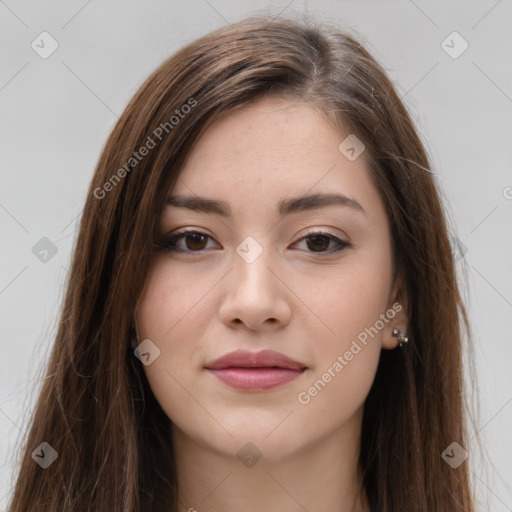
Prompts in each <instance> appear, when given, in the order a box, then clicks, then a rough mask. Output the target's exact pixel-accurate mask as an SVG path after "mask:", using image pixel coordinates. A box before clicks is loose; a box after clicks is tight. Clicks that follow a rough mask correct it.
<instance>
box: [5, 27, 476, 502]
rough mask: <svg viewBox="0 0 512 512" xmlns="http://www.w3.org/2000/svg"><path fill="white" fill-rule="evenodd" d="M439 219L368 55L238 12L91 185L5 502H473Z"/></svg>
mask: <svg viewBox="0 0 512 512" xmlns="http://www.w3.org/2000/svg"><path fill="white" fill-rule="evenodd" d="M468 327H469V326H468V321H467V317H466V313H465V310H464V306H463V304H462V301H461V298H460V296H459V291H458V286H457V281H456V275H455V270H454V263H453V259H452V254H451V250H450V244H449V239H448V235H447V227H446V220H445V214H444V212H443V209H442V205H441V201H440V198H439V193H438V191H437V188H436V184H435V182H434V179H433V176H432V174H431V173H430V171H429V161H428V158H427V156H426V153H425V150H424V148H423V146H422V143H421V141H420V139H419V137H418V135H417V133H416V131H415V128H414V126H413V124H412V122H411V119H410V117H409V114H408V113H407V111H406V109H405V107H404V106H403V104H402V103H401V101H400V100H399V98H398V96H397V94H396V92H395V90H394V88H393V86H392V84H391V82H390V80H389V79H388V78H387V77H386V75H385V73H384V71H383V69H382V68H381V67H380V66H379V65H378V64H377V63H376V61H375V60H374V59H373V58H372V57H371V56H370V55H369V54H368V52H367V51H366V50H365V49H364V48H363V47H362V46H361V45H360V44H359V43H358V42H357V41H356V40H355V39H353V38H352V37H351V36H349V35H347V34H345V33H343V32H341V31H340V30H338V29H336V28H335V27H332V26H330V25H327V24H323V25H320V24H315V23H314V22H312V21H310V22H296V21H292V20H286V19H279V18H278V19H267V18H264V17H254V18H250V19H247V20H244V21H242V22H239V23H237V24H234V25H231V26H229V27H226V28H222V29H220V30H217V31H215V32H213V33H211V34H209V35H207V36H205V37H203V38H201V39H199V40H197V41H195V42H193V43H191V44H190V45H188V46H187V47H185V48H183V49H182V50H181V51H179V52H178V53H177V54H176V55H174V56H172V57H171V58H169V59H168V60H167V61H165V62H164V63H163V64H162V65H161V66H160V67H159V68H158V69H157V70H156V71H155V72H154V73H153V74H152V75H151V76H150V77H149V78H148V79H147V80H146V82H145V83H144V84H143V85H142V87H141V88H140V90H139V91H138V92H137V94H136V95H135V97H134V98H133V99H132V100H131V102H130V103H129V105H128V107H127V108H126V110H125V112H124V113H123V115H122V116H121V118H120V120H119V122H118V123H117V125H116V127H115V128H114V130H113V132H112V134H111V135H110V137H109V139H108V141H107V144H106V146H105V148H104V150H103V153H102V155H101V158H100V161H99V163H98V166H97V169H96V172H95V174H94V177H93V179H92V182H91V185H90V190H89V195H88V198H87V201H86V204H85V208H84V213H83V217H82V220H81V225H80V231H79V236H78V240H77V245H76V248H75V252H74V258H73V263H72V269H71V272H70V277H69V282H68V289H67V295H66V298H65V302H64V307H63V311H62V316H61V321H60V326H59V330H58V333H57V337H56V340H55V344H54V347H53V351H52V354H51V358H50V361H49V364H48V370H47V377H46V379H45V380H44V384H43V387H42V390H41V394H40V397H39V400H38V402H37V406H36V409H35V412H34V416H33V418H32V426H31V430H30V434H29V436H28V440H27V442H26V445H25V446H24V447H23V452H22V454H21V455H22V457H21V462H20V469H19V474H18V477H17V481H16V486H15V490H14V494H13V497H12V501H11V504H10V508H9V510H11V512H18V511H26V510H31V511H34V512H35V511H43V510H52V511H56V510H59V511H60V510H62V511H64V510H70V511H71V510H73V511H74V512H76V511H82V510H83V511H91V510H95V511H107V510H108V511H112V510H123V511H138V510H143V511H160V510H162V511H178V510H179V511H186V510H189V511H192V510H197V511H199V512H202V511H208V510H223V511H227V512H229V511H232V510H244V511H257V510H268V511H271V510H280V511H283V510H290V511H291V510H309V511H315V512H323V511H327V510H330V511H332V510H339V511H343V512H346V511H351V512H356V511H357V512H362V511H364V512H368V511H378V512H398V511H400V512H403V511H418V512H419V511H422V512H423V511H424V512H427V511H429V512H431V511H434V510H435V511H436V512H442V511H450V512H454V511H460V512H462V511H464V512H470V511H473V510H474V507H475V505H474V498H473V493H472V489H471V484H470V481H469V470H468V462H467V461H466V457H467V452H466V450H465V447H466V442H467V433H466V429H467V426H466V422H467V420H466V411H465V405H464V404H465V397H464V393H463V381H462V339H463V338H462V330H463V328H465V329H466V330H468Z"/></svg>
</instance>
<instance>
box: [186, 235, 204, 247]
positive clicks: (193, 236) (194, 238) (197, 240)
mask: <svg viewBox="0 0 512 512" xmlns="http://www.w3.org/2000/svg"><path fill="white" fill-rule="evenodd" d="M191 238H192V239H193V241H192V247H191V246H190V243H189V241H190V239H191ZM201 238H205V237H204V235H200V234H198V233H194V234H192V235H188V237H187V248H188V249H202V248H203V247H202V246H201V241H200V239H201ZM202 242H203V245H204V240H203V241H202ZM194 243H198V244H199V246H201V247H197V246H194Z"/></svg>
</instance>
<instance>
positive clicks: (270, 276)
mask: <svg viewBox="0 0 512 512" xmlns="http://www.w3.org/2000/svg"><path fill="white" fill-rule="evenodd" d="M269 253H270V251H267V250H264V251H263V252H262V254H260V256H259V257H258V258H257V259H256V260H255V261H252V262H251V263H249V262H247V261H246V260H244V258H242V257H240V256H239V255H238V254H237V253H235V254H234V258H233V266H234V268H233V269H232V270H231V272H229V273H228V275H227V276H226V278H225V279H224V280H223V281H224V282H223V286H224V290H223V298H222V300H221V305H220V309H219V315H220V318H221V320H222V322H223V323H224V324H226V325H227V326H228V327H231V328H243V327H244V326H245V328H246V329H249V330H262V329H263V330H274V329H279V328H281V327H283V326H285V325H286V324H288V322H289V321H290V318H291V307H290V303H289V297H290V295H293V294H291V292H290V291H289V290H288V288H287V286H286V284H285V283H286V279H284V278H283V276H281V275H279V271H276V269H275V268H277V267H278V265H276V264H275V263H276V262H275V260H274V261H272V258H271V257H270V254H269Z"/></svg>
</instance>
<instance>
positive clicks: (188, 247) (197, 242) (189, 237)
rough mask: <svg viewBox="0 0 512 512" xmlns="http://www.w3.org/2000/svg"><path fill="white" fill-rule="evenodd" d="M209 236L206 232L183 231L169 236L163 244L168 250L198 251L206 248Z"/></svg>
mask: <svg viewBox="0 0 512 512" xmlns="http://www.w3.org/2000/svg"><path fill="white" fill-rule="evenodd" d="M209 238H211V237H210V236H209V235H207V234H206V233H201V232H199V231H185V232H182V233H177V234H175V235H172V236H170V237H169V238H168V239H167V240H166V241H165V243H164V244H163V245H164V247H165V249H167V250H169V251H176V252H200V251H203V250H204V249H206V245H207V242H208V239H209ZM182 242H184V243H182Z"/></svg>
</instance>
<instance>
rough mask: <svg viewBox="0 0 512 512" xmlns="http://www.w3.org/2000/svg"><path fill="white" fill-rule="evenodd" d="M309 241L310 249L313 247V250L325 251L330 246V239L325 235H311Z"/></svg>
mask: <svg viewBox="0 0 512 512" xmlns="http://www.w3.org/2000/svg"><path fill="white" fill-rule="evenodd" d="M307 240H308V243H307V246H308V249H311V250H312V251H316V250H320V251H324V250H325V249H327V248H328V247H329V243H330V239H329V238H328V237H326V236H325V235H315V236H309V237H308V238H307Z"/></svg>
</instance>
